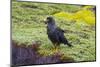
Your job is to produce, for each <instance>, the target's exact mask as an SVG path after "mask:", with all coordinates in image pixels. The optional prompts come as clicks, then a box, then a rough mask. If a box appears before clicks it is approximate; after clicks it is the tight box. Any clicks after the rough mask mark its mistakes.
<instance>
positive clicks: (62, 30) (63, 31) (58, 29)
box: [57, 27, 65, 33]
mask: <svg viewBox="0 0 100 67" xmlns="http://www.w3.org/2000/svg"><path fill="white" fill-rule="evenodd" d="M57 29H58V30H59V31H61V32H63V33H65V30H63V29H61V28H59V27H57Z"/></svg>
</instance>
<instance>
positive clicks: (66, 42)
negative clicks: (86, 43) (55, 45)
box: [64, 40, 72, 47]
mask: <svg viewBox="0 0 100 67" xmlns="http://www.w3.org/2000/svg"><path fill="white" fill-rule="evenodd" d="M64 44H65V45H66V44H67V45H68V46H69V47H72V45H71V44H70V43H69V42H68V41H67V40H66V41H65V42H64Z"/></svg>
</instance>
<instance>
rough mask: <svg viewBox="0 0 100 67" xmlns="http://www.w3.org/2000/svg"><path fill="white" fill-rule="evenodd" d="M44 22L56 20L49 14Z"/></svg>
mask: <svg viewBox="0 0 100 67" xmlns="http://www.w3.org/2000/svg"><path fill="white" fill-rule="evenodd" d="M44 22H45V24H47V23H55V20H54V19H53V17H51V16H49V17H47V18H46V20H45V21H44Z"/></svg>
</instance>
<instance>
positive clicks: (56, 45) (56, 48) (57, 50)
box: [55, 43, 59, 52]
mask: <svg viewBox="0 0 100 67" xmlns="http://www.w3.org/2000/svg"><path fill="white" fill-rule="evenodd" d="M55 52H59V44H58V43H56V44H55Z"/></svg>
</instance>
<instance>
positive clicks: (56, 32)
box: [46, 17, 72, 46]
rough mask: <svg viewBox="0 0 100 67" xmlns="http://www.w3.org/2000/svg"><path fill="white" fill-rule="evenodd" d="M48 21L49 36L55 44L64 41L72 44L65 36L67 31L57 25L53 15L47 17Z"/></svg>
mask: <svg viewBox="0 0 100 67" xmlns="http://www.w3.org/2000/svg"><path fill="white" fill-rule="evenodd" d="M46 23H47V34H48V38H49V39H50V40H51V42H52V43H53V44H58V45H60V44H61V43H63V44H67V45H68V46H72V45H71V44H70V43H69V42H68V41H67V39H66V38H65V36H64V32H65V31H64V30H62V29H61V28H59V27H57V26H56V24H55V20H54V19H53V17H47V21H46Z"/></svg>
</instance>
